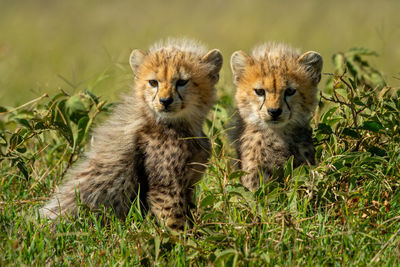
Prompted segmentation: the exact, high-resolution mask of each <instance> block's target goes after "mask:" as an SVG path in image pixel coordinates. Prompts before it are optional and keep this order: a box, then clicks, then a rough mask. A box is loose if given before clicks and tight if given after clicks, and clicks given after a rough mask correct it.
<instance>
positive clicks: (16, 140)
mask: <svg viewBox="0 0 400 267" xmlns="http://www.w3.org/2000/svg"><path fill="white" fill-rule="evenodd" d="M23 141H24V139H23V138H22V136H20V135H19V133H14V134H13V135H12V136H11V138H10V146H11V149H14V148H16V147H17V146H18V145H20V144H21V143H22V142H23Z"/></svg>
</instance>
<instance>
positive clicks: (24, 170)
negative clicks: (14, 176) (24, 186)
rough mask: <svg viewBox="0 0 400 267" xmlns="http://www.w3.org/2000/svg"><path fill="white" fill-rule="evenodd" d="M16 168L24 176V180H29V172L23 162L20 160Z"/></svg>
mask: <svg viewBox="0 0 400 267" xmlns="http://www.w3.org/2000/svg"><path fill="white" fill-rule="evenodd" d="M17 168H18V169H19V170H20V172H21V173H22V174H23V175H24V177H25V179H29V172H28V169H27V168H26V166H25V164H24V162H23V161H21V160H19V161H18V163H17Z"/></svg>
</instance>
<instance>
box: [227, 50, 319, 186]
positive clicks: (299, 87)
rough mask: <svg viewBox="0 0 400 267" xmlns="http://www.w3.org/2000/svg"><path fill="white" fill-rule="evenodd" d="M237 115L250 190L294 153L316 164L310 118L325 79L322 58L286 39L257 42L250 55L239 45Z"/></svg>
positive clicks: (240, 154) (298, 161)
mask: <svg viewBox="0 0 400 267" xmlns="http://www.w3.org/2000/svg"><path fill="white" fill-rule="evenodd" d="M231 67H232V71H233V79H234V84H235V85H236V87H237V90H236V95H235V101H236V104H237V108H238V116H237V117H238V118H237V122H236V127H235V130H234V131H235V133H234V134H233V135H234V136H233V139H234V140H235V142H236V151H237V154H238V158H239V159H240V165H241V169H242V170H243V171H245V172H246V173H247V174H246V175H244V176H242V183H243V185H244V186H245V187H247V188H248V189H249V190H251V191H255V190H257V189H258V188H259V186H260V177H264V179H268V177H269V176H270V175H271V174H272V173H273V170H274V169H275V168H276V169H279V168H281V167H283V165H284V163H285V162H286V161H287V159H288V158H289V157H290V156H294V165H295V166H298V165H300V164H302V163H307V162H309V163H310V164H314V154H315V151H314V146H313V142H312V138H311V133H312V130H311V127H310V125H309V120H310V117H311V113H312V112H313V110H314V104H315V102H316V92H317V90H318V89H317V85H318V83H319V81H320V79H321V69H322V58H321V56H320V55H319V54H318V53H316V52H312V51H310V52H307V53H304V54H302V55H300V54H299V53H298V51H297V50H294V49H292V48H291V47H289V46H287V45H284V44H276V43H267V44H264V45H261V46H259V47H256V48H255V49H254V50H253V52H252V54H251V56H248V55H247V54H246V53H244V52H242V51H236V52H235V53H233V55H232V57H231Z"/></svg>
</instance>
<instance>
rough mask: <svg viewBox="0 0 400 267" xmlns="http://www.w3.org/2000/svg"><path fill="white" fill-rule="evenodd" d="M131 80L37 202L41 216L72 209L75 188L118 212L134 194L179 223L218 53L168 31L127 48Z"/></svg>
mask: <svg viewBox="0 0 400 267" xmlns="http://www.w3.org/2000/svg"><path fill="white" fill-rule="evenodd" d="M130 65H131V67H132V70H133V73H134V77H135V86H134V92H133V96H132V97H127V98H124V99H123V103H122V104H120V105H119V106H118V107H116V109H115V111H114V114H113V115H112V116H111V117H110V118H109V120H108V121H107V122H105V123H104V124H103V125H102V126H100V127H98V128H97V129H95V130H94V134H93V137H94V138H93V142H92V144H91V148H90V151H89V152H87V153H86V155H85V159H83V160H82V161H81V162H80V163H79V164H77V165H75V167H73V168H72V169H71V170H70V171H69V173H68V175H67V179H66V181H65V183H64V184H63V185H61V187H60V188H59V189H58V190H57V192H56V194H55V196H54V197H53V198H52V199H51V200H50V202H49V203H48V204H47V205H46V206H45V207H43V208H42V209H41V214H42V215H44V216H45V217H48V218H56V217H58V216H60V215H65V214H73V213H74V212H76V210H77V204H76V195H78V196H79V197H80V201H81V203H82V204H84V205H86V206H88V207H89V208H91V209H97V208H100V207H101V206H105V207H110V208H112V209H113V210H114V211H115V214H116V215H117V216H118V217H120V218H124V217H125V216H126V215H127V213H128V211H129V209H130V206H131V203H132V201H134V200H135V199H136V198H137V197H139V199H140V201H141V203H142V204H143V205H144V207H145V208H146V209H147V210H149V211H150V212H152V213H153V214H154V215H155V216H156V217H157V218H158V219H160V220H161V221H163V222H164V223H165V224H166V225H167V226H168V227H170V228H172V229H182V228H183V227H184V224H185V222H186V215H187V209H188V207H189V206H191V205H193V199H192V197H193V196H192V194H193V189H194V185H195V183H196V182H198V181H199V179H200V178H201V176H202V174H203V172H204V170H205V164H206V163H207V161H208V157H209V153H210V142H209V140H208V139H207V138H206V137H205V135H204V133H203V132H202V125H203V121H204V119H205V117H206V115H207V113H208V111H209V110H210V108H211V106H212V104H213V102H214V95H215V88H214V86H215V84H216V83H217V81H218V79H219V71H220V69H221V66H222V55H221V53H220V52H219V51H218V50H212V51H209V52H207V50H206V49H205V47H203V46H202V45H200V44H198V43H196V42H194V41H191V40H186V39H184V40H180V39H179V40H176V39H170V40H168V41H165V42H161V43H158V44H156V45H154V46H152V47H151V48H150V49H149V51H148V52H142V51H140V50H133V52H132V53H131V55H130Z"/></svg>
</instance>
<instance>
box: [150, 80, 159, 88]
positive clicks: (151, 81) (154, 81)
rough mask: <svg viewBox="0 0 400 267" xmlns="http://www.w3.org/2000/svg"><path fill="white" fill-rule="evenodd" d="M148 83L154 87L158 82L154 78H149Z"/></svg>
mask: <svg viewBox="0 0 400 267" xmlns="http://www.w3.org/2000/svg"><path fill="white" fill-rule="evenodd" d="M149 84H150V86H151V87H153V88H156V87H158V82H157V81H156V80H150V81H149Z"/></svg>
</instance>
